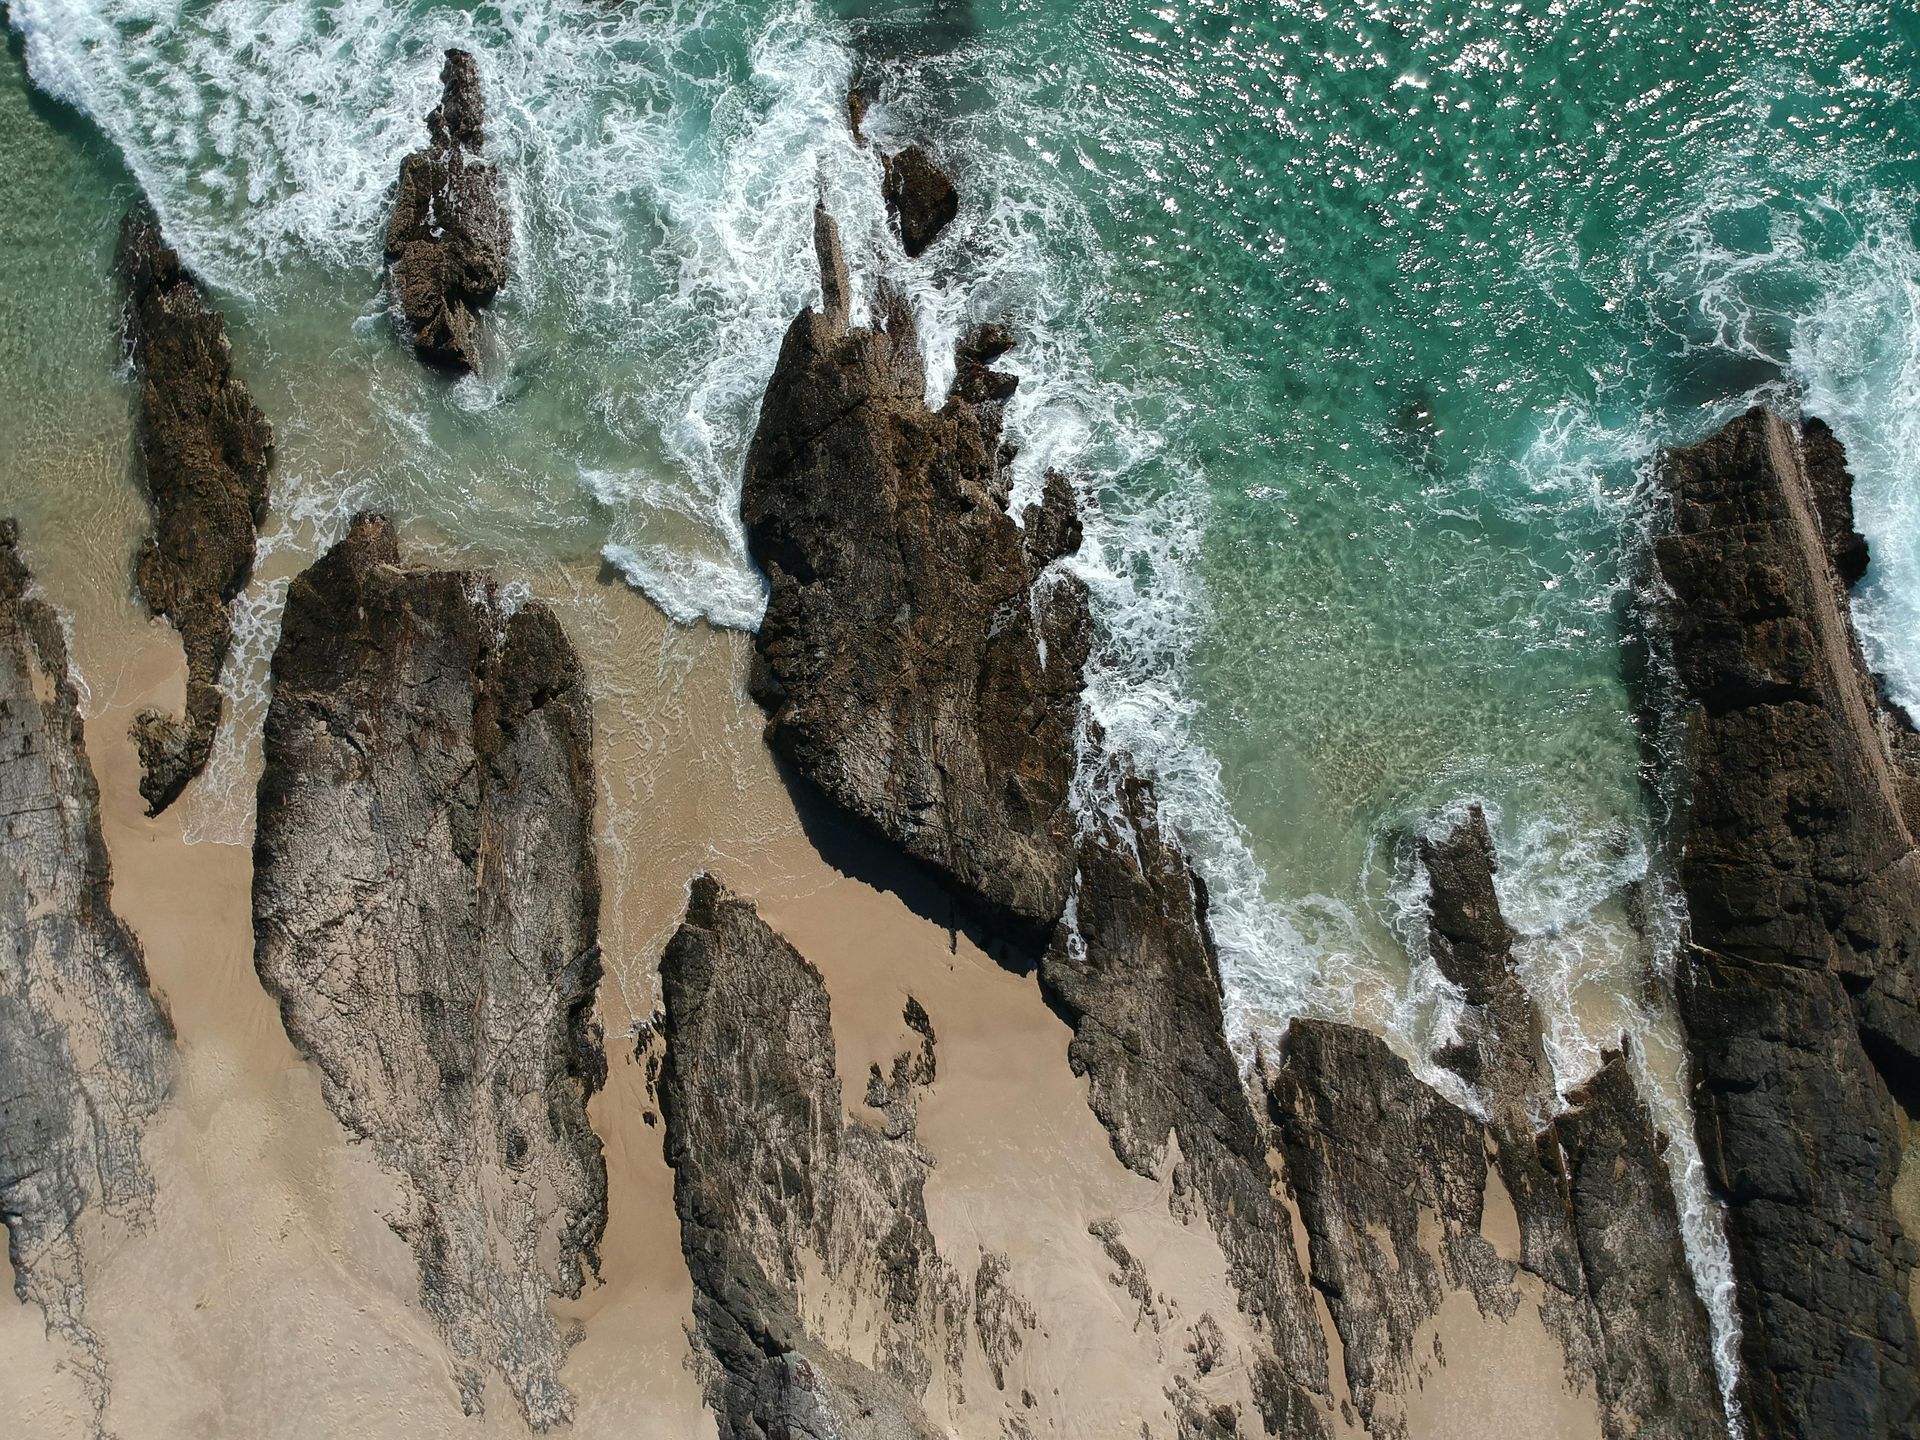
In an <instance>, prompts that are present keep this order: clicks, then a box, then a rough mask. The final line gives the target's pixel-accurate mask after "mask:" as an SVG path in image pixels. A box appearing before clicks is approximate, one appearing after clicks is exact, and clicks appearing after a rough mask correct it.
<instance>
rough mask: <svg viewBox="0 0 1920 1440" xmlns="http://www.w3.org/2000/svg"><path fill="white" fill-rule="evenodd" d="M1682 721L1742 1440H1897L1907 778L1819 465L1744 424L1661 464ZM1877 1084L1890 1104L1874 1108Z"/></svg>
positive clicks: (1908, 1263)
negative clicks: (1746, 1430)
mask: <svg viewBox="0 0 1920 1440" xmlns="http://www.w3.org/2000/svg"><path fill="white" fill-rule="evenodd" d="M1661 474H1662V479H1663V482H1664V484H1665V487H1666V489H1667V491H1668V493H1669V494H1670V496H1671V498H1672V506H1673V515H1672V523H1671V528H1670V531H1669V533H1668V534H1666V535H1664V536H1663V537H1662V538H1661V539H1660V540H1659V542H1658V546H1657V551H1656V556H1657V560H1658V563H1659V568H1660V573H1661V575H1662V577H1663V578H1664V579H1665V581H1666V582H1667V585H1668V586H1669V587H1670V588H1671V591H1672V601H1671V604H1670V605H1669V606H1668V607H1667V615H1666V618H1667V622H1668V623H1667V629H1668V634H1669V639H1670V644H1671V648H1672V660H1673V667H1674V670H1675V672H1676V674H1677V676H1678V679H1679V684H1680V691H1681V694H1680V697H1679V698H1680V700H1681V702H1682V703H1683V705H1684V707H1685V725H1686V731H1685V745H1686V761H1687V763H1686V769H1685V772H1684V776H1683V781H1682V793H1681V800H1682V810H1683V813H1682V819H1681V838H1682V842H1683V849H1682V854H1681V862H1680V877H1681V882H1682V884H1683V885H1684V887H1685V889H1686V893H1687V901H1688V907H1689V912H1690V920H1691V931H1692V933H1691V938H1692V944H1691V946H1690V947H1689V956H1688V963H1687V965H1686V967H1685V969H1684V972H1683V974H1682V976H1681V984H1680V988H1679V1000H1680V1007H1681V1013H1682V1016H1683V1018H1684V1020H1685V1021H1686V1025H1687V1031H1688V1039H1689V1044H1690V1049H1691V1052H1692V1059H1693V1066H1694V1073H1695V1077H1696V1084H1695V1088H1696V1096H1695V1106H1696V1115H1697V1123H1698V1128H1699V1136H1700V1148H1701V1151H1702V1154H1703V1157H1704V1159H1705V1161H1706V1165H1707V1171H1708V1175H1709V1177H1710V1179H1711V1180H1712V1183H1713V1184H1714V1186H1715V1188H1716V1189H1717V1190H1718V1192H1719V1193H1720V1194H1721V1196H1722V1197H1723V1198H1724V1199H1725V1201H1726V1204H1727V1231H1728V1241H1729V1245H1730V1247H1731V1250H1732V1255H1733V1264H1734V1272H1735V1278H1736V1281H1737V1292H1738V1297H1739V1307H1740V1318H1741V1326H1742V1334H1741V1357H1742V1361H1743V1378H1742V1382H1741V1392H1740V1398H1741V1401H1742V1405H1743V1408H1744V1410H1745V1412H1746V1415H1747V1418H1748V1420H1749V1422H1750V1425H1751V1427H1752V1429H1753V1432H1754V1433H1755V1434H1756V1435H1759V1436H1771V1435H1787V1436H1821V1437H1865V1436H1891V1435H1911V1434H1914V1433H1916V1430H1917V1429H1920V1371H1917V1370H1916V1363H1917V1362H1920V1354H1917V1353H1916V1339H1915V1330H1914V1319H1913V1316H1912V1314H1911V1312H1910V1310H1909V1307H1908V1303H1907V1293H1908V1283H1909V1277H1910V1275H1911V1273H1912V1268H1913V1264H1914V1251H1913V1246H1912V1243H1911V1240H1910V1238H1909V1237H1908V1236H1906V1235H1905V1234H1904V1233H1903V1232H1902V1230H1901V1227H1900V1225H1899V1223H1898V1221H1897V1220H1896V1219H1895V1218H1894V1214H1893V1210H1892V1207H1891V1201H1890V1194H1891V1189H1892V1185H1893V1181H1894V1176H1895V1172H1896V1171H1897V1169H1898V1167H1899V1161H1900V1141H1899V1125H1900V1114H1899V1111H1900V1104H1901V1103H1902V1102H1904V1103H1906V1104H1909V1105H1911V1104H1912V1103H1913V1096H1914V1094H1915V1090H1914V1088H1913V1081H1914V1077H1915V1076H1916V1075H1917V1074H1920V1031H1917V1027H1916V1007H1915V1004H1914V994H1915V985H1916V957H1917V956H1920V861H1917V860H1916V856H1915V854H1914V848H1913V837H1912V833H1911V830H1910V829H1909V824H1908V821H1907V819H1906V818H1905V814H1906V813H1910V809H1909V807H1910V804H1911V796H1912V793H1913V781H1912V777H1911V773H1910V772H1909V771H1908V770H1907V768H1906V766H1905V764H1904V762H1903V760H1902V754H1903V748H1902V747H1903V740H1902V737H1901V736H1900V734H1899V733H1898V728H1897V722H1896V719H1895V717H1893V716H1891V715H1889V714H1887V713H1886V712H1885V711H1883V710H1882V709H1881V707H1880V706H1879V705H1878V704H1877V703H1876V700H1875V696H1874V692H1873V685H1872V681H1871V677H1870V676H1869V675H1868V674H1867V672H1866V669H1865V666H1864V664H1863V663H1862V662H1861V658H1860V653H1859V647H1858V645H1857V644H1856V643H1855V640H1854V637H1853V633H1852V626H1851V620H1850V617H1849V612H1848V609H1847V603H1846V580H1847V577H1848V576H1849V575H1851V574H1857V573H1858V572H1859V571H1860V570H1862V569H1863V568H1864V564H1863V562H1864V555H1863V553H1862V547H1861V545H1860V543H1859V541H1858V536H1857V535H1855V534H1854V533H1853V529H1852V520H1851V503H1850V500H1846V499H1845V498H1844V497H1846V496H1847V494H1848V482H1847V479H1846V473H1845V463H1844V457H1842V456H1841V455H1840V453H1839V447H1838V443H1837V442H1836V441H1834V439H1833V437H1832V435H1831V433H1830V432H1828V431H1827V430H1826V429H1825V427H1824V426H1815V425H1812V424H1809V426H1808V427H1807V430H1806V432H1805V434H1804V436H1796V434H1795V432H1794V430H1793V428H1792V427H1791V426H1790V425H1788V424H1787V422H1785V421H1784V420H1781V419H1780V418H1779V417H1778V416H1775V415H1771V414H1768V413H1766V412H1765V411H1760V410H1755V411H1752V412H1749V413H1748V414H1747V415H1744V416H1742V417H1741V418H1739V419H1738V420H1735V421H1733V422H1732V423H1731V424H1729V425H1728V426H1726V427H1725V428H1724V429H1723V430H1721V431H1720V432H1719V433H1718V434H1716V435H1714V436H1712V437H1710V438H1709V439H1707V440H1705V441H1703V442H1701V443H1700V444H1699V445H1695V446H1692V447H1690V448H1688V449H1684V450H1676V451H1673V452H1670V453H1669V454H1668V455H1667V456H1665V457H1664V460H1663V464H1662V469H1661ZM1890 1086H1891V1087H1892V1089H1891V1091H1890V1089H1889V1087H1890Z"/></svg>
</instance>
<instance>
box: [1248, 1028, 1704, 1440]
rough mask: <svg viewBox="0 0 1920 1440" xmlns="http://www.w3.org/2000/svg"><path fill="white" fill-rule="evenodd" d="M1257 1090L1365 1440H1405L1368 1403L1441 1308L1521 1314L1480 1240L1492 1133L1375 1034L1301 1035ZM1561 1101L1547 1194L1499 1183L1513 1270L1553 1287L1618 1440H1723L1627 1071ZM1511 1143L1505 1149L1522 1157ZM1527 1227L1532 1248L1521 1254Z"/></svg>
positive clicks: (1699, 1325)
mask: <svg viewBox="0 0 1920 1440" xmlns="http://www.w3.org/2000/svg"><path fill="white" fill-rule="evenodd" d="M1262 1078H1263V1080H1264V1083H1265V1085H1266V1088H1267V1094H1268V1106H1269V1118H1270V1120H1271V1121H1272V1123H1273V1125H1274V1130H1275V1134H1276V1137H1277V1139H1278V1141H1279V1143H1280V1146H1281V1148H1282V1149H1283V1150H1284V1152H1285V1154H1286V1157H1287V1181H1288V1185H1289V1187H1290V1188H1291V1189H1292V1192H1293V1195H1294V1198H1295V1202H1296V1203H1297V1204H1298V1206H1299V1208H1300V1214H1301V1218H1302V1220H1303V1222H1304V1223H1305V1225H1306V1228H1307V1235H1308V1242H1309V1243H1308V1252H1309V1256H1310V1260H1311V1273H1312V1277H1313V1283H1314V1285H1315V1286H1316V1287H1317V1288H1318V1289H1319V1290H1320V1291H1321V1293H1322V1294H1324V1295H1325V1296H1326V1298H1327V1304H1328V1308H1329V1309H1330V1311H1331V1312H1332V1315H1333V1321H1334V1326H1335V1328H1336V1329H1337V1330H1338V1331H1339V1333H1340V1338H1341V1342H1342V1347H1341V1348H1342V1352H1343V1355H1344V1358H1345V1364H1346V1373H1347V1383H1348V1386H1349V1388H1350V1390H1351V1391H1352V1394H1353V1397H1354V1403H1355V1405H1356V1407H1357V1408H1358V1409H1359V1412H1360V1415H1361V1418H1362V1419H1363V1420H1364V1421H1365V1422H1366V1424H1367V1426H1368V1428H1369V1433H1371V1434H1374V1435H1379V1436H1383V1437H1390V1436H1402V1435H1404V1434H1405V1426H1404V1421H1403V1420H1402V1418H1401V1417H1400V1416H1399V1415H1397V1414H1395V1413H1393V1412H1391V1411H1390V1410H1383V1409H1381V1408H1379V1401H1380V1398H1381V1396H1382V1395H1383V1394H1385V1393H1387V1392H1391V1391H1404V1389H1405V1388H1406V1386H1407V1385H1408V1383H1409V1381H1410V1380H1411V1379H1412V1378H1413V1373H1412V1367H1413V1361H1414V1339H1415V1337H1416V1335H1417V1334H1418V1332H1419V1330H1420V1327H1421V1326H1422V1325H1424V1324H1425V1323H1426V1322H1427V1321H1429V1320H1430V1319H1432V1318H1433V1317H1434V1316H1435V1315H1436V1314H1437V1313H1438V1312H1439V1309H1440V1305H1441V1302H1442V1301H1443V1300H1444V1299H1445V1297H1446V1295H1447V1293H1448V1292H1449V1291H1450V1290H1465V1291H1467V1292H1468V1293H1470V1294H1472V1296H1473V1297H1474V1300H1475V1302H1476V1303H1477V1304H1478V1306H1479V1307H1480V1310H1481V1312H1482V1313H1483V1314H1489V1315H1494V1316H1498V1317H1501V1318H1505V1317H1509V1316H1511V1315H1512V1314H1513V1313H1514V1311H1515V1309H1516V1307H1517V1306H1518V1305H1519V1304H1520V1303H1521V1300H1522V1298H1523V1295H1522V1292H1521V1291H1520V1289H1519V1288H1518V1287H1517V1285H1516V1283H1515V1275H1514V1270H1515V1267H1514V1266H1512V1265H1510V1264H1508V1263H1506V1262H1505V1261H1503V1260H1501V1259H1500V1258H1499V1257H1498V1256H1497V1255H1496V1254H1495V1252H1494V1251H1493V1249H1492V1247H1491V1246H1490V1245H1488V1244H1487V1242H1486V1240H1485V1239H1484V1238H1482V1234H1481V1220H1482V1208H1483V1196H1484V1193H1485V1189H1486V1183H1487V1155H1488V1152H1489V1150H1493V1151H1494V1152H1495V1154H1496V1155H1500V1156H1501V1158H1502V1161H1503V1163H1502V1169H1503V1170H1504V1169H1506V1168H1507V1165H1509V1164H1512V1163H1514V1162H1513V1160H1510V1159H1508V1157H1507V1155H1506V1154H1503V1153H1502V1147H1503V1142H1502V1141H1501V1139H1500V1137H1499V1135H1498V1133H1497V1128H1498V1127H1497V1126H1493V1127H1490V1126H1488V1125H1486V1124H1483V1122H1481V1121H1479V1120H1477V1119H1475V1118H1474V1117H1473V1116H1471V1115H1469V1114H1467V1112H1466V1111H1464V1110H1461V1109H1460V1108H1459V1107H1458V1106H1456V1105H1454V1104H1453V1103H1452V1102H1451V1101H1448V1100H1446V1099H1445V1098H1443V1097H1442V1096H1441V1095H1440V1094H1439V1093H1438V1092H1436V1091H1435V1090H1433V1089H1432V1088H1431V1087H1430V1086H1428V1085H1426V1084H1425V1083H1424V1082H1422V1081H1421V1080H1420V1079H1419V1078H1418V1077H1417V1076H1415V1075H1414V1074H1413V1072H1412V1071H1411V1070H1410V1069H1409V1068H1408V1066H1407V1064H1406V1062H1405V1061H1403V1060H1402V1059H1400V1057H1399V1056H1397V1055H1395V1054H1394V1053H1393V1052H1392V1050H1391V1049H1389V1048H1388V1046H1387V1044H1386V1042H1385V1041H1384V1040H1382V1039H1380V1037H1378V1036H1376V1035H1373V1034H1370V1033H1368V1032H1367V1031H1364V1030H1359V1029H1356V1028H1354V1027H1352V1026H1349V1025H1337V1024H1332V1023H1329V1022H1326V1021H1317V1020H1296V1021H1294V1022H1293V1024H1292V1026H1291V1027H1290V1028H1289V1029H1288V1032H1287V1036H1286V1039H1285V1041H1284V1044H1283V1046H1282V1051H1281V1056H1280V1062H1279V1064H1278V1065H1277V1066H1275V1067H1272V1068H1270V1069H1268V1070H1267V1071H1266V1073H1265V1074H1264V1075H1263V1077H1262ZM1569 1103H1570V1105H1571V1106H1572V1108H1571V1109H1569V1110H1568V1111H1567V1112H1565V1113H1564V1114H1562V1115H1561V1116H1560V1117H1559V1118H1558V1119H1557V1120H1555V1121H1554V1122H1553V1123H1552V1124H1551V1125H1550V1126H1549V1127H1548V1128H1547V1129H1546V1131H1544V1132H1543V1133H1542V1134H1541V1135H1540V1136H1539V1138H1538V1140H1537V1141H1532V1140H1531V1137H1528V1139H1529V1141H1530V1142H1531V1143H1529V1144H1528V1146H1527V1149H1528V1151H1530V1160H1529V1162H1528V1163H1529V1164H1530V1165H1531V1167H1532V1168H1533V1170H1534V1171H1535V1172H1536V1173H1537V1175H1538V1176H1539V1179H1538V1181H1537V1182H1536V1183H1529V1184H1527V1185H1526V1186H1525V1188H1524V1189H1523V1190H1521V1191H1520V1192H1519V1193H1517V1194H1515V1193H1512V1186H1511V1185H1509V1193H1510V1194H1511V1195H1512V1199H1513V1201H1514V1207H1515V1210H1516V1212H1517V1213H1518V1215H1519V1219H1520V1223H1521V1231H1522V1265H1521V1267H1520V1268H1523V1269H1526V1270H1528V1271H1529V1272H1530V1273H1533V1274H1535V1275H1536V1276H1537V1278H1539V1279H1541V1280H1543V1281H1544V1282H1545V1287H1546V1288H1545V1289H1544V1291H1543V1292H1541V1297H1540V1303H1541V1318H1542V1320H1543V1321H1544V1322H1546V1323H1547V1324H1548V1326H1549V1328H1550V1329H1551V1330H1553V1331H1554V1332H1555V1333H1556V1334H1557V1335H1558V1337H1559V1339H1560V1341H1561V1343H1562V1345H1563V1347H1564V1348H1565V1349H1566V1351H1567V1358H1568V1372H1569V1375H1570V1376H1571V1377H1572V1378H1573V1379H1575V1380H1576V1381H1577V1382H1578V1383H1579V1384H1580V1385H1582V1386H1583V1387H1584V1386H1592V1387H1594V1389H1595V1390H1596V1392H1597V1395H1598V1398H1599V1400H1600V1405H1601V1420H1602V1425H1603V1429H1604V1431H1605V1433H1606V1435H1607V1436H1608V1437H1609V1440H1655V1437H1662V1440H1713V1437H1723V1436H1725V1434H1726V1429H1727V1427H1726V1420H1725V1417H1724V1414H1723V1412H1722V1409H1721V1405H1720V1397H1719V1392H1718V1389H1717V1387H1716V1381H1715V1376H1714V1369H1713V1358H1712V1340H1711V1330H1710V1327H1709V1324H1708V1321H1707V1315H1706V1310H1705V1307H1704V1306H1703V1305H1702V1304H1701V1302H1700V1299H1699V1297H1698V1296H1697V1295H1696V1294H1695V1293H1694V1290H1693V1285H1692V1280H1691V1277H1690V1274H1689V1272H1688V1268H1687V1260H1686V1252H1685V1248H1684V1245H1683V1243H1682V1240H1681V1236H1680V1227H1679V1219H1678V1214H1677V1212H1676V1210H1675V1207H1674V1202H1673V1195H1672V1191H1671V1189H1670V1187H1669V1184H1668V1180H1667V1174H1666V1168H1665V1165H1664V1162H1663V1161H1662V1160H1661V1159H1660V1157H1659V1151H1658V1148H1657V1146H1656V1144H1655V1140H1654V1135H1653V1126H1652V1122H1651V1120H1650V1118H1649V1116H1648V1114H1647V1110H1646V1107H1645V1105H1644V1104H1642V1103H1641V1101H1640V1099H1639V1097H1638V1095H1637V1094H1636V1092H1635V1090H1634V1087H1633V1081H1632V1078H1631V1076H1630V1074H1629V1073H1628V1070H1627V1067H1626V1063H1625V1061H1624V1059H1623V1058H1622V1057H1621V1056H1619V1055H1617V1054H1616V1055H1612V1056H1610V1057H1609V1058H1608V1060H1607V1063H1606V1064H1605V1065H1604V1066H1603V1067H1602V1069H1601V1070H1600V1072H1599V1073H1598V1075H1596V1076H1595V1077H1594V1079H1593V1080H1591V1081H1589V1082H1588V1084H1587V1085H1586V1086H1585V1087H1583V1089H1582V1090H1580V1091H1577V1092H1576V1093H1575V1094H1574V1095H1572V1096H1570V1097H1569ZM1521 1143H1522V1142H1521V1141H1520V1140H1519V1138H1518V1137H1513V1138H1511V1139H1509V1140H1508V1141H1506V1142H1505V1144H1506V1145H1507V1146H1510V1147H1511V1154H1512V1155H1513V1156H1514V1157H1517V1156H1518V1155H1519V1154H1520V1153H1521ZM1530 1209H1531V1210H1532V1211H1533V1212H1534V1213H1532V1214H1531V1215H1530V1214H1529V1213H1528V1212H1529V1210H1530ZM1429 1222H1431V1223H1432V1226H1433V1228H1434V1229H1435V1230H1437V1234H1434V1235H1433V1236H1432V1237H1431V1238H1429ZM1529 1229H1531V1230H1532V1231H1533V1232H1534V1233H1535V1234H1536V1235H1537V1236H1538V1237H1541V1238H1539V1239H1536V1240H1534V1241H1533V1242H1532V1248H1529V1242H1528V1232H1529ZM1563 1254H1564V1255H1566V1256H1569V1257H1570V1263H1571V1266H1572V1273H1571V1275H1570V1276H1558V1275H1553V1274H1547V1275H1542V1274H1540V1268H1539V1265H1540V1258H1541V1257H1542V1256H1543V1255H1544V1256H1546V1257H1548V1258H1550V1259H1552V1260H1553V1261H1555V1262H1556V1263H1559V1262H1560V1258H1561V1256H1562V1255H1563Z"/></svg>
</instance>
